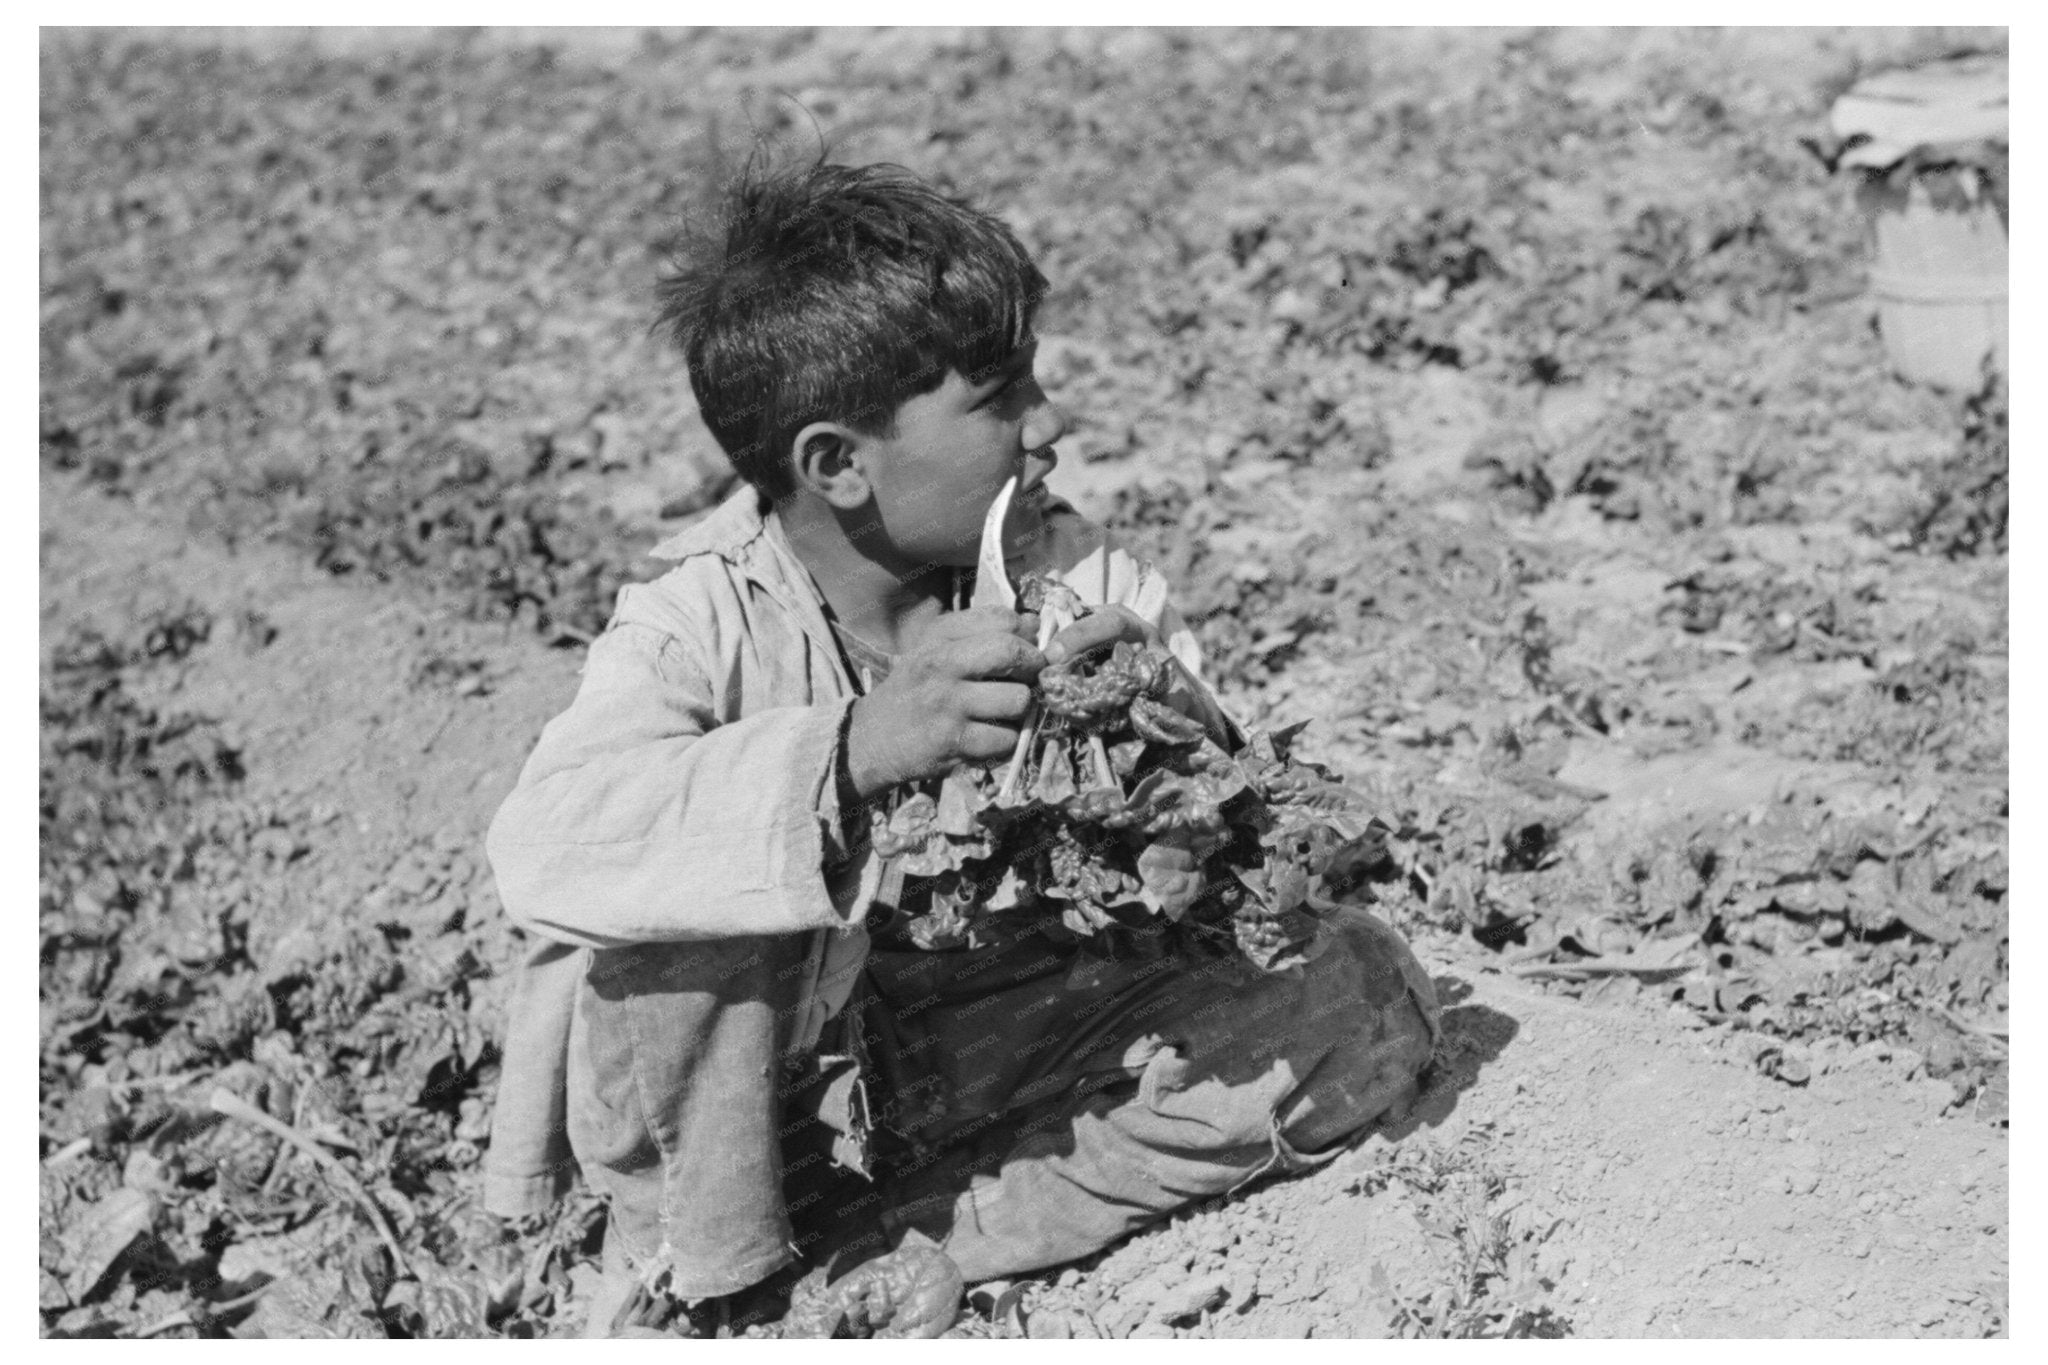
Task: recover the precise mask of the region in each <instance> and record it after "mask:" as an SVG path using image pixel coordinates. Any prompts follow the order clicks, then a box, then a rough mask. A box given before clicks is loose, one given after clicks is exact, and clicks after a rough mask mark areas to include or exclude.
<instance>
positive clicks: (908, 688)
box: [846, 606, 1045, 801]
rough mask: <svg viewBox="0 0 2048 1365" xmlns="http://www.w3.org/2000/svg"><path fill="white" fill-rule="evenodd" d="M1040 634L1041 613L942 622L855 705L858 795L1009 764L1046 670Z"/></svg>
mask: <svg viewBox="0 0 2048 1365" xmlns="http://www.w3.org/2000/svg"><path fill="white" fill-rule="evenodd" d="M1037 635H1038V618H1037V617H1036V616H1034V615H1029V614H1026V615H1018V614H1016V613H1014V612H1008V611H1004V610H1003V609H1002V608H1000V607H986V606H985V607H974V608H971V609H969V610H967V611H956V612H949V613H947V614H946V615H944V616H941V617H940V618H939V619H938V620H937V621H936V622H935V623H933V625H932V626H931V627H930V628H929V629H927V630H926V631H925V633H924V634H923V636H922V637H920V638H919V640H918V642H917V643H916V645H915V646H913V647H912V648H911V649H910V650H909V651H907V652H906V653H904V654H903V655H902V656H901V657H900V658H898V659H897V660H896V665H895V667H894V668H892V669H891V670H890V671H889V676H888V677H887V678H886V679H884V680H883V681H882V683H881V684H880V685H879V686H877V687H876V688H875V690H874V691H872V692H870V693H868V695H866V696H865V697H862V698H861V699H860V700H859V701H856V702H855V703H854V704H853V719H852V720H851V722H850V723H849V724H848V726H847V732H846V776H847V779H848V781H849V782H850V783H851V785H852V787H853V790H854V794H855V795H856V796H858V797H859V798H860V799H861V800H863V801H865V800H867V799H868V798H870V797H873V796H875V795H877V794H879V793H881V792H885V791H887V790H888V789H889V788H891V787H897V786H901V785H902V784H903V783H905V782H917V781H920V780H922V779H924V778H927V777H939V776H943V775H944V774H946V773H949V772H951V771H953V769H955V768H957V767H959V766H960V765H961V764H963V763H992V762H994V761H996V760H997V759H1002V758H1008V757H1009V756H1010V753H1011V751H1012V750H1013V749H1015V748H1016V745H1017V730H1018V728H1019V726H1020V725H1021V724H1022V723H1023V720H1024V715H1025V713H1026V712H1027V711H1029V710H1030V708H1031V683H1032V682H1033V681H1034V680H1035V679H1036V678H1037V677H1038V673H1039V670H1040V669H1042V668H1044V667H1045V656H1044V655H1042V654H1040V653H1039V652H1038V650H1037V649H1036V648H1034V647H1033V646H1032V644H1031V641H1032V640H1034V639H1036V638H1037Z"/></svg>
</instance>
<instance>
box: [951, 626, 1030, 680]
mask: <svg viewBox="0 0 2048 1365" xmlns="http://www.w3.org/2000/svg"><path fill="white" fill-rule="evenodd" d="M949 656H950V658H949V661H950V663H951V664H952V666H953V668H954V669H956V670H957V673H956V676H958V677H962V678H1011V679H1015V680H1017V681H1020V682H1021V681H1024V680H1027V679H1032V678H1036V677H1037V676H1038V672H1039V670H1040V669H1042V668H1044V667H1045V656H1044V655H1043V654H1040V653H1039V652H1038V650H1037V649H1036V648H1035V647H1033V646H1032V645H1029V644H1027V643H1025V642H1024V641H1023V640H1020V639H1018V638H1017V637H1016V636H1014V635H978V636H975V637H974V638H972V639H968V640H958V641H955V642H954V643H953V645H952V646H951V648H950V651H949Z"/></svg>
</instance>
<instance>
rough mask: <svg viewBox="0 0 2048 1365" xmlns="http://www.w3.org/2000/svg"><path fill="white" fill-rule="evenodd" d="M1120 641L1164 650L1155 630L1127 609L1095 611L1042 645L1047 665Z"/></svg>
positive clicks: (1155, 628) (1106, 608)
mask: <svg viewBox="0 0 2048 1365" xmlns="http://www.w3.org/2000/svg"><path fill="white" fill-rule="evenodd" d="M1121 641H1128V642H1130V643H1131V644H1134V645H1144V646H1146V647H1148V648H1151V649H1164V648H1166V642H1165V641H1164V640H1162V639H1161V638H1160V636H1159V629H1158V627H1156V626H1154V625H1153V624H1152V623H1151V622H1150V621H1147V620H1146V619H1145V618H1144V617H1142V616H1140V615H1138V613H1136V612H1134V611H1132V610H1131V609H1130V608H1129V607H1125V606H1108V607H1097V608H1096V609H1095V610H1093V611H1091V612H1089V613H1088V614H1087V615H1086V616H1084V617H1082V618H1081V619H1080V620H1078V621H1076V622H1074V624H1072V625H1070V626H1068V627H1067V628H1066V629H1065V630H1063V631H1061V632H1060V633H1059V634H1057V635H1055V636H1053V637H1052V639H1050V640H1048V641H1047V642H1046V645H1045V661H1046V662H1047V663H1049V664H1060V663H1065V662H1066V661H1067V660H1069V659H1072V658H1074V657H1076V656H1078V655H1082V654H1086V653H1087V652H1088V651H1089V650H1091V649H1099V648H1103V647H1105V646H1108V645H1113V644H1117V643H1119V642H1121Z"/></svg>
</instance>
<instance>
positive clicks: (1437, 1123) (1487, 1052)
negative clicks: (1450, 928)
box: [1378, 973, 1522, 1142]
mask: <svg viewBox="0 0 2048 1365" xmlns="http://www.w3.org/2000/svg"><path fill="white" fill-rule="evenodd" d="M1432 984H1433V985H1435V987H1436V998H1437V1003H1438V1004H1439V1005H1441V1006H1442V1007H1443V1013H1442V1015H1441V1016H1440V1019H1441V1022H1442V1024H1443V1040H1442V1041H1441V1042H1440V1043H1439V1044H1438V1045H1437V1055H1436V1062H1435V1064H1434V1065H1433V1066H1432V1067H1431V1068H1430V1073H1429V1078H1428V1080H1427V1081H1425V1082H1424V1084H1423V1087H1422V1094H1421V1095H1420V1096H1419V1097H1417V1099H1416V1101H1415V1106H1414V1108H1412V1109H1410V1110H1409V1111H1408V1115H1407V1117H1406V1118H1403V1119H1401V1120H1399V1121H1398V1122H1387V1123H1382V1124H1381V1125H1380V1126H1379V1129H1378V1131H1379V1132H1380V1134H1382V1135H1383V1136H1384V1137H1385V1138H1386V1139H1387V1140H1388V1141H1390V1142H1399V1141H1401V1140H1402V1139H1404V1138H1407V1137H1411V1136H1413V1135H1414V1134H1415V1132H1416V1131H1417V1130H1419V1129H1422V1128H1437V1127H1441V1126H1442V1125H1443V1123H1444V1122H1445V1120H1447V1119H1449V1118H1450V1116H1451V1115H1452V1114H1453V1113H1454V1112H1456V1110H1457V1107H1458V1100H1459V1097H1460V1096H1462V1095H1463V1094H1464V1093H1465V1092H1466V1091H1467V1090H1470V1089H1471V1088H1472V1087H1473V1086H1474V1085H1476V1084H1478V1082H1479V1076H1480V1073H1481V1072H1482V1071H1484V1070H1485V1069H1486V1068H1487V1067H1488V1066H1491V1065H1492V1064H1493V1063H1494V1062H1497V1061H1499V1060H1500V1056H1501V1054H1502V1053H1503V1052H1506V1051H1507V1048H1508V1044H1510V1043H1512V1042H1514V1040H1515V1035H1516V1034H1518V1033H1520V1032H1521V1031H1522V1026H1521V1024H1520V1023H1519V1022H1517V1021H1516V1019H1515V1017H1514V1016H1513V1015H1511V1014H1505V1013H1503V1012H1501V1011H1500V1010H1497V1009H1494V1008H1493V1007H1492V1006H1490V1005H1477V1004H1473V1003H1471V1001H1472V986H1471V984H1470V983H1469V982H1467V981H1465V980H1464V979H1462V978H1460V977H1456V976H1452V975H1450V974H1448V973H1446V974H1444V975H1440V976H1438V977H1436V978H1434V980H1433V982H1432Z"/></svg>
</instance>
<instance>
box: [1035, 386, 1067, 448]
mask: <svg viewBox="0 0 2048 1365" xmlns="http://www.w3.org/2000/svg"><path fill="white" fill-rule="evenodd" d="M1066 434H1067V415H1066V414H1065V413H1064V412H1061V411H1060V409H1059V405H1058V404H1056V403H1054V402H1053V401H1052V400H1051V399H1050V398H1048V399H1045V400H1044V401H1043V402H1041V403H1040V404H1039V405H1038V406H1037V407H1035V408H1033V409H1032V410H1031V415H1030V416H1029V417H1027V418H1026V419H1025V420H1024V448H1025V449H1026V450H1043V449H1044V448H1045V447H1047V446H1049V445H1051V444H1052V443H1053V442H1055V441H1057V440H1059V439H1060V437H1062V436H1064V435H1066Z"/></svg>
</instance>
